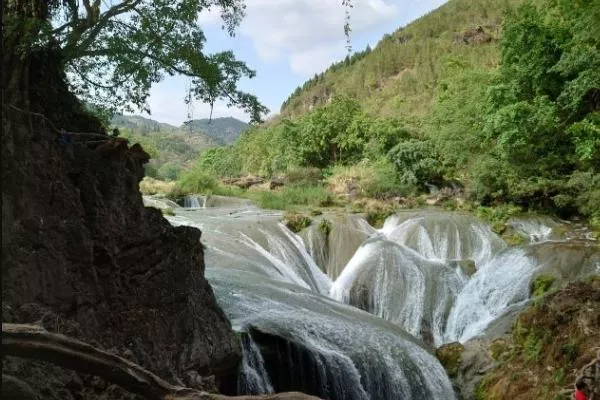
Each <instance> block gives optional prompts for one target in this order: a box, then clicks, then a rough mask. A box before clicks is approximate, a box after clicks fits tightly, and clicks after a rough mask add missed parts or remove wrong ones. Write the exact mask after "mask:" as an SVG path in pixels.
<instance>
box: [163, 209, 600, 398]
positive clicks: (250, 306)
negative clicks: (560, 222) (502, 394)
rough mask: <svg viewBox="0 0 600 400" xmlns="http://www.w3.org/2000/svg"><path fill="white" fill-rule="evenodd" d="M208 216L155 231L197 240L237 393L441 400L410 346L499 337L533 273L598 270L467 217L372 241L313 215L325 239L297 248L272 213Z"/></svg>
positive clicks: (437, 219) (394, 225) (575, 252)
mask: <svg viewBox="0 0 600 400" xmlns="http://www.w3.org/2000/svg"><path fill="white" fill-rule="evenodd" d="M219 203H220V204H222V207H215V208H207V209H198V210H195V211H193V212H190V211H188V212H181V211H180V210H176V213H177V215H176V216H169V217H167V218H168V219H169V221H170V222H171V223H172V224H173V225H182V224H183V225H191V226H196V227H198V228H200V229H202V230H203V231H204V233H203V243H204V244H205V245H206V251H205V262H206V266H207V270H206V274H207V277H208V279H209V281H210V282H211V284H212V285H213V287H214V289H215V294H216V296H217V300H218V301H219V303H220V304H221V306H222V308H223V309H224V310H225V312H226V313H227V315H228V316H229V318H230V320H231V321H232V323H233V326H234V329H236V330H237V331H239V332H241V333H242V338H243V339H242V342H243V347H244V361H243V363H242V368H241V372H240V376H239V381H238V393H239V394H258V393H268V392H271V391H273V390H274V391H285V390H299V391H304V392H308V393H310V394H315V395H317V396H320V397H322V398H325V399H417V398H419V399H420V398H432V399H451V398H453V395H452V390H451V387H450V384H449V381H448V378H447V376H446V375H445V373H444V371H443V369H442V368H441V366H440V364H439V363H438V362H437V360H436V359H435V358H434V357H433V356H432V355H431V354H430V352H428V351H427V350H424V348H426V347H427V346H426V345H423V342H421V341H419V339H421V340H423V341H424V342H425V343H427V344H434V345H436V346H437V345H440V344H443V343H446V342H450V341H457V340H458V341H461V342H464V341H467V340H469V339H471V338H473V337H475V336H478V335H480V334H482V333H485V332H488V331H489V330H490V329H492V328H494V327H495V328H494V329H497V326H498V325H499V324H500V322H501V321H504V320H508V319H509V318H511V316H512V315H514V313H515V312H516V311H518V310H520V309H521V307H523V306H524V305H525V304H526V303H527V301H528V299H529V296H530V295H529V291H530V284H531V281H532V279H533V278H534V277H535V276H536V274H538V273H542V272H543V273H551V274H553V276H555V277H557V279H572V278H573V277H575V276H584V275H586V274H590V273H598V272H599V271H600V252H599V251H598V249H597V247H595V246H590V245H589V243H588V242H586V241H582V242H581V241H569V242H566V241H563V242H556V241H544V242H542V243H534V244H529V245H524V246H521V247H512V248H508V247H507V245H506V244H505V243H504V241H502V240H501V239H500V238H499V237H498V236H497V235H496V234H494V233H493V232H492V231H491V230H490V229H489V227H488V226H486V225H485V224H483V223H482V222H480V221H478V220H476V219H474V218H472V217H470V216H468V215H461V214H456V213H439V212H437V213H434V212H420V213H403V214H400V215H398V216H392V217H390V218H389V219H388V220H387V221H386V222H385V224H384V227H383V228H382V229H380V230H375V229H373V228H371V227H369V226H368V225H366V222H365V221H364V220H363V219H361V218H360V217H355V216H352V217H344V218H342V219H339V218H338V217H336V216H333V215H329V216H326V215H325V216H322V217H320V218H327V219H328V220H329V221H330V223H331V226H330V229H329V234H328V235H326V234H325V232H324V230H323V229H320V228H319V225H320V222H319V221H315V222H314V223H313V226H311V227H310V228H309V229H307V230H305V231H304V232H302V233H301V235H300V236H299V235H296V234H294V233H292V232H291V231H289V230H288V229H287V228H286V227H285V226H283V225H282V224H281V223H279V220H280V219H281V218H282V214H281V213H279V212H268V211H265V210H260V209H257V208H253V207H249V206H248V205H247V204H246V203H244V202H242V201H239V200H238V201H234V200H227V199H223V200H219ZM536 229H537V228H536ZM305 243H306V245H305ZM340 260H344V261H343V262H342V261H340ZM346 261H347V263H346ZM573 264H577V266H574V265H573ZM325 295H329V296H330V297H329V298H328V297H325ZM343 303H347V305H345V304H343ZM351 306H355V307H356V308H353V307H351ZM357 308H360V309H363V310H365V311H368V312H369V313H370V314H367V313H365V312H363V311H360V310H358V309H357ZM372 314H374V315H372ZM500 325H501V324H500Z"/></svg>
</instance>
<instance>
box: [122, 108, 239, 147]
mask: <svg viewBox="0 0 600 400" xmlns="http://www.w3.org/2000/svg"><path fill="white" fill-rule="evenodd" d="M111 122H112V124H113V125H114V126H116V127H119V128H126V129H131V130H133V131H135V132H136V133H140V134H152V133H180V134H183V133H186V134H188V135H192V136H198V135H200V136H204V137H205V138H206V141H207V142H210V143H212V144H213V145H215V146H226V145H228V144H231V143H233V142H235V140H236V139H237V138H238V137H239V136H240V134H241V133H242V132H243V131H244V130H245V129H247V128H248V124H247V123H245V122H243V121H240V120H239V119H236V118H233V117H223V118H213V119H212V120H209V119H207V118H204V119H194V120H192V121H191V122H189V123H186V124H183V125H181V126H174V125H170V124H167V123H164V122H158V121H155V120H153V119H150V118H145V117H141V116H139V115H116V116H115V117H114V118H113V119H112V121H111ZM190 128H191V129H190Z"/></svg>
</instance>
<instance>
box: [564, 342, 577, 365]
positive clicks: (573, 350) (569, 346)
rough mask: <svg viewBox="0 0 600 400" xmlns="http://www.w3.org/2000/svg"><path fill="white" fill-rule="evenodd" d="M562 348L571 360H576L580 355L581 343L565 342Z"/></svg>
mask: <svg viewBox="0 0 600 400" xmlns="http://www.w3.org/2000/svg"><path fill="white" fill-rule="evenodd" d="M560 350H561V352H562V354H563V355H564V356H565V357H566V358H567V360H569V362H573V361H575V360H576V359H577V357H578V356H579V344H577V343H576V342H569V343H565V344H563V345H562V347H561V348H560Z"/></svg>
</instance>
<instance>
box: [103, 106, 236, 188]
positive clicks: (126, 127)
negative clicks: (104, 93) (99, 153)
mask: <svg viewBox="0 0 600 400" xmlns="http://www.w3.org/2000/svg"><path fill="white" fill-rule="evenodd" d="M111 125H112V126H113V127H116V128H119V130H120V131H121V136H122V137H125V138H127V139H129V140H130V141H131V142H132V143H140V144H141V145H142V147H143V148H144V149H145V150H146V151H147V152H148V153H149V154H150V155H151V157H152V159H151V160H150V162H149V163H148V164H147V166H146V175H148V176H152V177H157V178H161V179H165V180H174V179H176V178H177V177H178V176H179V174H180V172H181V171H182V170H185V169H188V168H190V167H191V166H192V165H193V163H194V161H195V160H196V159H197V158H198V155H199V154H200V152H202V150H204V149H207V148H210V147H216V146H226V145H229V144H231V143H233V142H234V141H235V140H236V139H237V138H238V137H239V136H240V134H241V133H242V131H243V130H245V129H246V128H247V127H248V124H246V123H245V122H242V121H240V120H237V119H235V118H231V117H226V118H215V119H213V120H208V119H199V120H193V121H191V125H187V124H184V125H181V126H174V125H170V124H166V123H163V122H158V121H155V120H153V119H150V118H145V117H141V116H138V115H116V116H115V117H113V119H112V121H111ZM190 128H191V129H190Z"/></svg>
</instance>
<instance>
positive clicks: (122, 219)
mask: <svg viewBox="0 0 600 400" xmlns="http://www.w3.org/2000/svg"><path fill="white" fill-rule="evenodd" d="M36 122H37V121H33V124H34V129H33V131H34V132H36V133H37V135H35V137H37V139H35V138H34V135H33V134H32V132H31V129H30V128H29V124H28V123H26V122H25V121H21V122H20V123H15V119H12V121H9V120H7V119H6V118H4V119H3V131H2V150H1V152H2V153H1V155H2V157H1V160H2V275H3V276H2V313H3V321H4V322H13V323H37V324H41V325H42V326H44V327H45V328H46V329H48V330H49V331H53V332H59V333H63V334H66V335H69V336H72V337H74V338H78V339H80V340H83V341H86V342H88V343H91V344H94V345H96V346H99V347H101V348H105V349H112V348H114V349H115V351H116V352H117V353H119V354H121V355H126V356H127V358H129V359H131V361H134V362H136V363H138V364H140V365H141V366H143V367H144V368H147V369H149V370H150V371H152V372H154V373H156V374H158V375H160V376H161V377H163V378H165V379H167V380H168V381H170V382H178V381H183V382H184V383H185V384H186V385H188V386H192V387H193V385H196V386H197V385H200V384H201V382H206V380H205V379H199V378H198V376H205V377H206V376H211V375H215V377H216V378H217V381H218V378H219V377H220V376H223V375H228V374H231V373H232V371H235V369H236V368H237V365H238V362H239V359H240V355H241V349H240V344H239V341H238V339H237V338H236V336H235V335H234V333H233V332H232V330H231V326H230V323H229V322H228V321H227V319H226V317H225V315H224V314H223V312H222V311H221V310H220V308H219V307H218V306H217V304H216V301H215V298H214V295H213V292H212V289H211V287H210V286H209V284H208V283H207V281H206V280H205V278H204V261H203V247H202V244H201V243H200V235H201V233H200V231H199V230H197V229H194V228H189V227H177V228H174V227H172V226H171V225H170V224H169V223H168V222H167V221H166V220H165V219H164V218H163V217H162V215H161V213H160V211H158V210H155V209H152V208H144V206H143V202H142V197H141V195H140V193H139V190H138V184H139V181H140V180H141V178H142V176H143V168H142V165H143V163H145V162H146V161H147V154H146V153H145V152H144V151H143V150H142V149H141V147H139V146H133V147H132V148H128V146H127V145H126V144H125V143H124V142H122V141H119V143H116V140H114V139H113V140H114V141H113V142H111V141H110V140H108V141H107V142H106V143H105V144H103V145H100V146H98V147H96V148H95V149H93V150H92V149H90V148H88V146H87V145H86V143H85V141H84V140H78V141H76V142H75V143H74V144H71V145H69V146H67V145H61V144H60V143H59V141H58V140H57V137H56V135H55V134H54V133H52V132H51V131H50V130H48V129H47V128H46V127H44V126H35V123H36ZM67 148H69V149H70V150H69V149H67ZM67 152H72V157H69V156H67ZM3 372H9V373H11V374H12V375H14V376H15V377H16V378H18V379H20V380H22V381H24V382H26V383H27V384H29V385H30V386H31V387H32V388H34V389H35V390H38V391H39V393H41V394H42V396H43V398H48V399H58V398H61V399H63V398H65V399H66V398H77V399H85V398H99V397H102V398H107V399H109V398H123V397H124V396H125V394H124V393H123V391H122V390H121V389H120V388H118V387H116V388H115V387H114V385H113V386H111V385H105V384H99V383H98V381H97V379H96V380H95V382H96V384H94V385H90V383H91V381H92V379H91V378H90V377H86V376H84V375H81V376H78V375H77V374H75V373H73V372H71V371H65V370H62V369H61V368H58V367H54V366H48V365H46V364H44V363H42V362H31V361H24V360H20V359H15V358H6V359H4V360H3ZM188 378H189V379H188ZM186 380H189V381H190V382H185V381H186ZM77 382H81V384H78V383H77ZM202 384H203V383H202ZM100 387H101V388H102V389H100V390H102V392H103V394H102V396H99V394H98V392H97V389H96V388H100ZM109 389H110V390H109Z"/></svg>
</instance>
